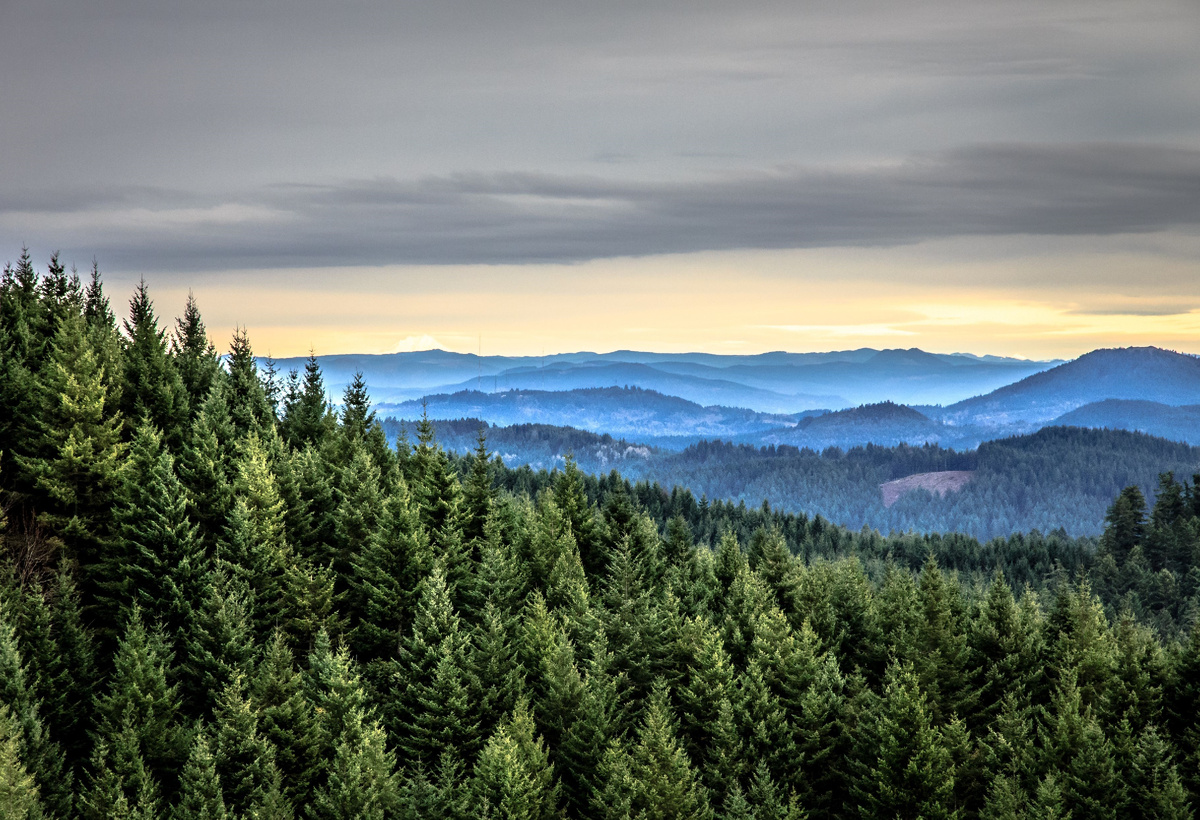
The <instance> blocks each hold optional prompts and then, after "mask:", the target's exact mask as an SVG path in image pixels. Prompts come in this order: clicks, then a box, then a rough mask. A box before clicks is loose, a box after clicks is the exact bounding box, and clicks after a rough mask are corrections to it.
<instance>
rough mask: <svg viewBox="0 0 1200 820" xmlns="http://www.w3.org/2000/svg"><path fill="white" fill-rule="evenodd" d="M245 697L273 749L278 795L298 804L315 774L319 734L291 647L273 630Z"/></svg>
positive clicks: (311, 706) (317, 760) (281, 635)
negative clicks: (278, 777) (280, 787)
mask: <svg viewBox="0 0 1200 820" xmlns="http://www.w3.org/2000/svg"><path fill="white" fill-rule="evenodd" d="M251 695H252V698H253V702H254V708H255V709H256V710H257V711H258V714H259V728H260V730H261V732H262V736H263V737H264V738H265V739H266V740H267V741H269V742H270V744H271V745H272V747H274V749H275V762H276V765H277V767H278V769H279V772H280V774H281V775H282V782H283V784H285V785H284V788H283V790H284V794H285V796H286V797H287V798H289V799H290V800H291V801H292V802H293V803H295V804H296V805H300V804H301V803H302V802H303V801H304V800H306V799H307V795H308V793H309V787H310V785H311V784H312V782H313V779H314V778H315V777H316V774H317V767H318V764H319V761H320V757H319V754H318V753H319V749H320V745H321V737H320V732H319V728H318V725H317V714H316V712H315V710H314V708H313V704H312V702H311V701H310V700H308V699H307V698H306V697H305V696H304V689H303V681H302V678H301V676H300V673H299V672H297V671H296V669H295V659H294V656H293V654H292V650H291V649H290V648H289V647H288V643H287V639H286V638H285V637H284V635H283V633H282V632H280V631H278V630H276V632H275V633H274V635H273V636H272V638H271V640H270V642H269V643H268V644H267V646H266V649H265V652H264V655H263V659H262V661H261V662H260V663H259V667H258V672H257V674H256V676H255V679H254V685H253V688H252V690H251Z"/></svg>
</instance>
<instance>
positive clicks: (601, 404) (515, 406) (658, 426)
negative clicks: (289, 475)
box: [377, 387, 797, 447]
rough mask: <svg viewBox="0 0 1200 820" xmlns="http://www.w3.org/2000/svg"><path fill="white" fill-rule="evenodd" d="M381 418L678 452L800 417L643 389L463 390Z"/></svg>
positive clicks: (384, 409) (381, 409)
mask: <svg viewBox="0 0 1200 820" xmlns="http://www.w3.org/2000/svg"><path fill="white" fill-rule="evenodd" d="M377 412H378V413H379V415H380V416H381V417H386V416H395V417H396V418H398V419H410V420H411V419H416V418H420V417H421V414H422V412H427V413H428V414H429V418H431V419H460V418H477V419H482V420H484V421H487V422H488V423H490V424H498V425H511V424H552V425H558V426H567V427H577V428H579V429H582V430H589V431H592V432H595V433H607V434H609V435H612V436H615V437H629V438H631V439H633V440H636V441H639V442H643V443H657V441H658V440H660V439H664V438H673V437H682V438H683V439H685V440H683V441H681V442H679V443H678V446H680V447H682V446H686V444H687V443H689V442H691V441H695V440H697V439H699V438H733V437H737V436H742V435H747V434H750V433H754V432H761V431H765V430H771V429H777V428H780V427H784V426H788V425H793V424H795V423H796V421H797V419H796V417H794V416H787V415H775V414H766V413H757V412H755V411H753V410H745V409H742V408H736V407H720V406H709V407H703V406H701V405H699V404H696V403H695V402H690V401H687V400H686V399H681V398H679V397H677V396H665V395H663V394H661V393H658V392H655V391H652V390H642V389H641V388H637V387H603V388H589V389H585V390H565V391H559V392H552V391H542V390H508V391H504V392H501V393H481V392H479V391H477V390H463V391H460V392H458V393H452V394H445V393H442V394H436V395H432V396H426V397H425V398H424V399H422V400H421V401H416V400H412V401H407V402H401V403H399V404H388V403H383V404H380V405H378V407H377Z"/></svg>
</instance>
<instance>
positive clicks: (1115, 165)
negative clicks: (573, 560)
mask: <svg viewBox="0 0 1200 820" xmlns="http://www.w3.org/2000/svg"><path fill="white" fill-rule="evenodd" d="M1197 43H1200V4H1197V3H1196V2H1195V0H1180V1H1179V2H1161V1H1159V0H1141V2H1137V3H1131V2H1128V0H1122V2H1103V1H1100V2H1097V1H1096V0H1088V1H1087V2H1078V1H1076V0H1056V1H1055V2H1045V0H1038V2H1009V1H1008V0H991V1H990V2H962V0H956V1H955V2H940V1H939V2H854V1H853V0H849V2H848V1H847V0H839V2H795V0H790V2H779V3H769V2H738V3H730V2H726V3H720V4H714V3H707V2H698V1H697V0H687V2H682V1H680V2H676V0H664V1H663V2H647V0H641V1H640V2H622V1H621V0H617V1H616V2H606V3H578V2H502V1H497V0H492V1H491V2H459V1H457V0H449V1H448V2H447V1H446V0H441V1H440V2H436V3H427V2H395V0H390V1H388V2H375V0H371V1H370V2H354V1H353V0H351V1H350V2H345V3H337V4H330V3H324V2H322V3H315V2H308V0H280V2H246V0H238V1H237V2H223V1H222V0H215V1H213V0H206V2H202V3H195V2H188V3H183V2H163V0H157V1H156V2H115V1H114V0H93V2H89V3H83V4H81V3H77V2H56V1H55V0H38V2H27V1H26V0H5V1H4V2H0V77H2V78H3V79H2V81H0V246H2V247H0V257H2V258H9V259H15V257H16V255H17V254H18V253H19V252H20V248H21V246H22V245H28V246H29V248H30V249H31V251H32V252H33V253H34V255H35V258H37V259H38V261H40V262H44V260H45V258H46V257H47V256H48V254H49V253H50V251H52V250H55V249H60V250H61V251H62V254H63V257H64V258H65V259H66V260H68V261H74V262H75V263H76V264H78V265H79V266H80V267H81V268H83V267H86V266H90V264H91V260H92V258H93V257H95V258H97V259H98V260H99V262H100V265H101V268H102V270H104V271H105V274H106V280H107V281H108V283H109V286H110V291H111V292H112V293H113V297H114V302H117V303H121V302H123V301H124V299H125V298H126V295H127V292H128V288H129V286H130V285H131V283H132V282H134V281H136V279H137V278H139V277H141V276H145V278H146V279H147V281H148V282H149V283H150V286H151V289H152V293H154V294H155V295H156V297H157V298H158V301H159V304H160V307H161V310H162V312H163V313H164V314H167V315H173V314H174V313H175V312H177V310H178V307H179V306H178V304H176V303H180V302H181V301H182V298H183V295H184V294H185V293H186V291H187V290H188V289H189V288H191V289H193V290H194V291H195V292H196V295H197V297H198V299H199V300H200V304H201V307H202V309H204V311H205V315H206V317H207V318H208V320H209V323H210V325H211V326H212V329H213V331H214V334H216V335H218V336H221V335H223V334H225V333H227V332H228V330H229V328H231V327H232V326H233V325H234V324H235V323H240V324H243V325H249V326H250V329H251V338H252V340H254V341H255V342H256V346H257V347H259V348H263V347H266V348H270V349H272V352H275V353H277V354H279V355H286V354H292V353H298V352H303V351H305V350H307V349H308V348H309V347H310V346H315V347H317V348H318V352H339V351H343V350H362V351H368V350H369V351H383V350H391V349H400V348H404V347H405V346H413V345H416V346H422V345H425V344H433V343H437V344H440V345H442V346H446V347H449V348H452V349H462V350H472V351H473V350H476V349H478V348H479V347H480V346H482V347H483V348H484V352H497V353H498V352H505V353H534V352H537V351H538V350H540V349H542V348H546V349H553V350H567V349H581V348H592V349H596V348H600V349H613V348H619V347H642V348H646V347H650V348H656V349H704V350H711V351H714V352H725V351H727V352H749V351H754V350H766V349H781V348H783V349H792V350H809V349H827V348H830V347H856V346H860V345H870V346H876V347H880V346H906V347H907V346H912V345H919V346H922V347H926V348H929V349H937V350H954V349H968V350H972V351H974V352H994V353H1011V354H1017V355H1030V356H1042V355H1046V356H1049V355H1056V356H1057V355H1073V354H1077V353H1079V352H1083V351H1084V350H1086V349H1089V348H1090V347H1095V346H1099V345H1105V344H1133V343H1137V344H1141V343H1153V344H1161V345H1164V346H1170V347H1175V348H1177V349H1186V350H1190V351H1193V352H1200V47H1197Z"/></svg>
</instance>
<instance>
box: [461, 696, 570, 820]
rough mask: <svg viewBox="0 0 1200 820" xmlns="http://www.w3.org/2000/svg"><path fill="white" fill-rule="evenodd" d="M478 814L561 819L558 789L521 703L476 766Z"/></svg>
mask: <svg viewBox="0 0 1200 820" xmlns="http://www.w3.org/2000/svg"><path fill="white" fill-rule="evenodd" d="M474 793H475V799H476V800H478V801H479V811H480V812H481V813H484V814H491V815H494V816H496V817H506V818H513V820H551V818H554V817H556V816H558V810H557V809H558V786H557V784H556V783H555V782H554V767H553V766H552V765H551V763H550V760H549V757H548V755H547V753H546V750H545V747H544V745H543V743H542V741H541V739H540V738H537V737H535V735H534V723H533V718H532V717H531V716H530V714H529V710H528V707H527V705H526V704H525V703H524V702H519V703H518V704H517V707H516V709H515V710H514V711H513V713H512V716H511V717H510V718H509V719H508V720H506V721H505V722H504V723H502V724H501V725H500V726H499V728H497V730H496V732H495V734H493V735H492V737H491V738H490V739H489V740H488V742H487V744H486V745H485V746H484V747H483V751H482V752H481V753H480V756H479V763H478V765H477V766H476V767H475V780H474Z"/></svg>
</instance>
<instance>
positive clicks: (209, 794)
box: [171, 731, 227, 820]
mask: <svg viewBox="0 0 1200 820" xmlns="http://www.w3.org/2000/svg"><path fill="white" fill-rule="evenodd" d="M226 816H227V814H226V810H225V797H224V794H223V792H222V789H221V777H220V775H219V774H217V769H216V764H215V763H214V762H213V756H212V752H211V751H210V750H209V746H208V739H207V738H206V737H205V735H204V732H199V731H198V732H195V740H193V741H192V750H191V753H190V754H189V755H188V761H187V764H186V765H184V767H183V773H182V774H181V775H180V778H179V804H178V805H177V806H176V807H175V810H174V811H173V812H172V813H171V820H225V818H226Z"/></svg>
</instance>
